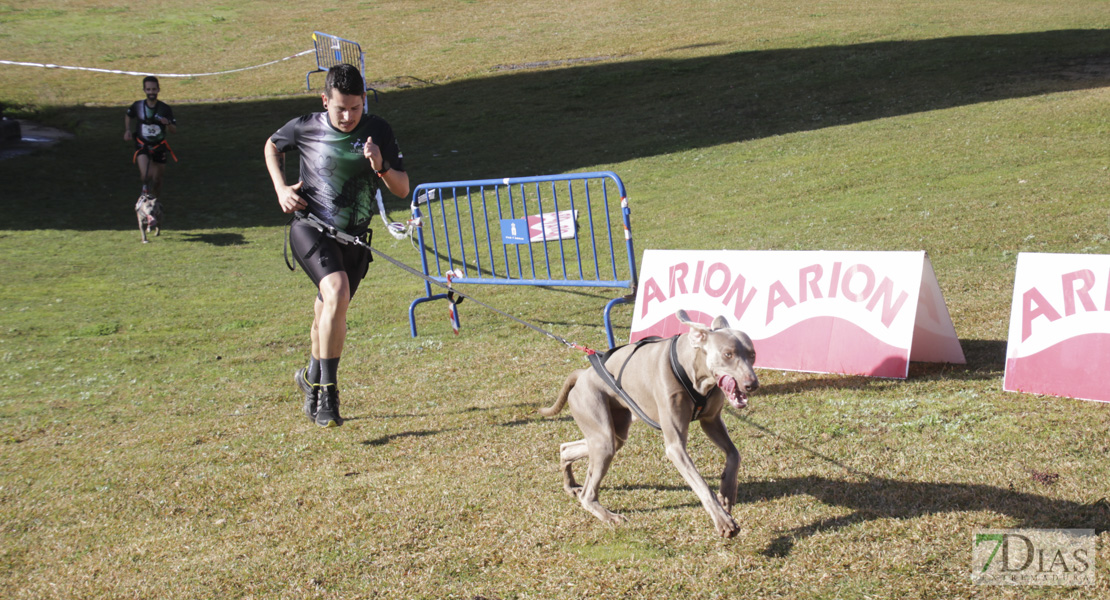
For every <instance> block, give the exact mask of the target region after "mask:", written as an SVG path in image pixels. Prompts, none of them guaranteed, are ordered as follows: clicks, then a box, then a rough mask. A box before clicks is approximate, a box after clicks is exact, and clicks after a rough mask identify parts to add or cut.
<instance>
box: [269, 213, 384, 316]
mask: <svg viewBox="0 0 1110 600" xmlns="http://www.w3.org/2000/svg"><path fill="white" fill-rule="evenodd" d="M289 247H290V249H291V250H292V253H293V258H295V259H296V260H297V264H299V265H301V268H302V269H304V272H305V273H308V276H309V277H310V278H311V279H312V283H314V284H316V287H317V289H319V287H320V282H321V281H323V279H324V277H327V276H328V275H331V274H332V273H338V272H340V271H344V272H346V273H347V282H348V285H349V286H350V288H351V297H352V298H354V296H355V290H357V289H358V284H359V283H360V282H361V281H362V278H363V277H366V271H367V269H369V268H370V261H371V260H372V258H371V256H370V251H369V250H367V249H365V248H363V247H361V246H355V245H353V244H340V243H339V242H337V241H335V238H331V237H328V236H326V235H324V234H322V233H320V231H319V230H317V229H316V228H315V227H313V226H311V225H309V224H308V223H305V222H303V221H301V220H299V219H294V220H293V224H292V226H290V228H289Z"/></svg>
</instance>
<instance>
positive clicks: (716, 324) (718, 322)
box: [713, 315, 728, 331]
mask: <svg viewBox="0 0 1110 600" xmlns="http://www.w3.org/2000/svg"><path fill="white" fill-rule="evenodd" d="M718 329H728V319H726V318H725V316H724V315H721V316H719V317H717V318H716V319H713V331H716V330H718Z"/></svg>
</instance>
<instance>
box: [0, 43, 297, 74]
mask: <svg viewBox="0 0 1110 600" xmlns="http://www.w3.org/2000/svg"><path fill="white" fill-rule="evenodd" d="M315 51H316V49H315V48H311V49H308V50H305V51H304V52H298V53H296V54H294V55H292V56H286V57H285V58H279V59H277V60H271V61H270V62H268V63H262V64H260V65H254V66H252V67H243V68H241V69H231V70H229V71H217V72H215V73H150V72H147V71H120V70H117V69H97V68H95V67H70V66H66V65H55V64H49V63H47V64H43V63H35V62H19V61H14V60H0V65H13V66H17V67H39V68H42V69H68V70H71V71H91V72H93V73H112V74H114V75H154V76H155V77H207V76H209V75H226V74H228V73H238V72H240V71H249V70H251V69H258V68H261V67H268V66H270V65H273V64H277V63H279V62H282V61H286V60H290V59H293V58H297V57H298V56H304V55H305V54H311V53H313V52H315Z"/></svg>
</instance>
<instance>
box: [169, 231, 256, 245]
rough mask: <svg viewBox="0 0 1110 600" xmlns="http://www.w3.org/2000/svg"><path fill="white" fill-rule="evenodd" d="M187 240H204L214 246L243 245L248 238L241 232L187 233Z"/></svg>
mask: <svg viewBox="0 0 1110 600" xmlns="http://www.w3.org/2000/svg"><path fill="white" fill-rule="evenodd" d="M182 239H184V240H185V241H186V242H203V243H205V244H211V245H213V246H243V245H246V243H247V240H246V238H244V237H243V234H241V233H185V234H184V235H183V238H182Z"/></svg>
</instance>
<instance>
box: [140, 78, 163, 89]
mask: <svg viewBox="0 0 1110 600" xmlns="http://www.w3.org/2000/svg"><path fill="white" fill-rule="evenodd" d="M150 81H153V82H154V85H156V86H158V87H162V84H160V83H158V78H157V77H155V76H153V75H147V76H146V77H143V87H146V84H147V82H150Z"/></svg>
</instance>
